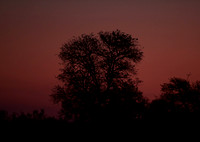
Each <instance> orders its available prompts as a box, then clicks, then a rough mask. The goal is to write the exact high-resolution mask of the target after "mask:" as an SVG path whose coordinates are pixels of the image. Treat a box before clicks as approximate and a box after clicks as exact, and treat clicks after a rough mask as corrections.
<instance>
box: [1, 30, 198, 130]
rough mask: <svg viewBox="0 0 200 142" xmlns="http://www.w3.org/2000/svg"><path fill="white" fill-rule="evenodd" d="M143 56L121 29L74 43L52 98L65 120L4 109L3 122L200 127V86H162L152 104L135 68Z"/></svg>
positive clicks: (175, 82)
mask: <svg viewBox="0 0 200 142" xmlns="http://www.w3.org/2000/svg"><path fill="white" fill-rule="evenodd" d="M142 57H143V52H142V51H141V48H140V46H139V44H138V40H137V38H133V37H132V36H131V35H129V34H125V33H123V32H121V31H119V30H116V31H113V32H99V33H98V35H93V34H89V35H81V36H80V37H77V38H73V39H72V40H70V41H68V42H67V43H66V44H64V45H63V46H62V47H61V51H60V54H59V58H60V59H61V61H62V69H61V74H59V75H58V79H59V80H60V81H61V82H62V84H61V85H58V86H56V87H55V88H54V89H53V93H52V94H51V98H52V99H53V101H54V103H60V104H61V110H60V112H59V118H54V117H48V116H47V115H46V114H45V112H44V110H43V109H41V110H40V111H38V110H34V111H33V112H32V113H23V112H22V113H21V114H17V113H13V114H12V115H8V112H7V111H4V110H1V111H0V123H1V124H21V123H26V124H47V125H48V126H52V125H54V124H56V125H62V126H66V127H67V128H69V129H72V128H81V127H83V128H84V127H89V126H92V127H97V126H101V127H103V126H106V127H107V126H108V125H110V124H111V125H112V126H120V125H121V126H122V125H125V126H132V125H131V124H133V125H134V126H136V124H137V125H140V124H142V123H145V124H148V123H152V121H154V122H155V121H161V122H162V124H163V123H165V122H169V121H170V122H172V121H175V122H177V121H182V120H184V121H185V122H197V121H198V120H199V118H200V81H196V82H194V83H192V82H190V81H189V80H187V79H182V78H177V77H173V78H170V79H169V82H167V83H163V84H161V92H162V93H161V94H160V97H159V98H157V99H155V100H153V101H152V102H149V101H148V100H147V99H146V98H144V97H143V94H142V92H141V91H139V89H138V85H139V83H141V81H140V80H139V79H138V78H137V77H136V73H137V72H136V69H135V65H136V64H137V63H138V62H140V61H141V60H142ZM146 122H147V123H146ZM185 122H184V123H185Z"/></svg>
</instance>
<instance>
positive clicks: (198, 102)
mask: <svg viewBox="0 0 200 142" xmlns="http://www.w3.org/2000/svg"><path fill="white" fill-rule="evenodd" d="M161 91H162V95H161V97H160V99H157V100H154V101H153V102H152V103H151V111H152V112H154V114H156V113H157V115H158V114H162V115H163V116H165V117H166V118H167V117H168V118H169V116H170V118H173V119H175V118H188V117H190V118H191V117H192V116H194V115H195V116H197V115H199V114H198V113H199V112H200V82H199V81H196V82H195V83H190V81H188V80H186V79H182V78H177V77H173V78H170V80H169V83H164V84H162V85H161ZM191 112H193V113H191Z"/></svg>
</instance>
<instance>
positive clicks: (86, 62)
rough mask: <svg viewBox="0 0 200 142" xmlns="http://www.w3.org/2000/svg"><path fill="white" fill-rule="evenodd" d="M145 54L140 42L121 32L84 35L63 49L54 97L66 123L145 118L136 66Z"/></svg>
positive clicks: (65, 45) (68, 43) (143, 101)
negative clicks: (59, 104)
mask: <svg viewBox="0 0 200 142" xmlns="http://www.w3.org/2000/svg"><path fill="white" fill-rule="evenodd" d="M142 56H143V52H142V51H141V49H140V46H139V45H138V42H137V39H136V38H133V37H132V36H131V35H129V34H125V33H123V32H121V31H119V30H116V31H113V32H99V33H98V36H95V35H93V34H90V35H81V36H80V37H77V38H74V39H72V40H71V41H69V42H67V43H66V44H64V45H63V46H62V47H61V52H60V54H59V58H60V59H61V60H62V65H63V68H62V69H61V71H62V73H61V74H60V75H59V76H58V79H59V80H61V81H62V82H63V86H60V85H59V86H56V87H55V88H54V90H53V92H54V93H53V94H52V95H51V97H52V98H53V100H54V102H55V103H61V105H62V110H61V112H60V114H61V116H62V117H63V118H64V119H66V120H67V121H76V122H78V121H81V122H92V121H109V122H111V121H112V122H113V121H118V122H119V121H128V120H129V119H130V120H134V119H137V118H140V117H142V115H143V112H144V109H145V107H144V106H145V99H144V98H143V96H142V93H141V92H140V91H139V90H138V84H139V83H140V80H139V79H137V78H136V77H135V74H136V69H135V64H136V63H138V62H139V61H141V59H142Z"/></svg>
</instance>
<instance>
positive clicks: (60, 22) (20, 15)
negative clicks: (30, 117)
mask: <svg viewBox="0 0 200 142" xmlns="http://www.w3.org/2000/svg"><path fill="white" fill-rule="evenodd" d="M116 29H119V30H121V31H122V32H125V33H128V34H131V35H132V36H133V37H137V38H138V39H139V43H140V45H141V46H142V47H144V49H143V51H144V58H143V60H142V61H141V63H139V64H138V66H137V69H138V77H139V78H140V79H141V80H142V81H143V83H142V84H141V85H140V86H139V87H140V90H141V91H143V95H144V96H146V97H148V98H149V99H154V98H155V96H159V95H160V84H162V83H164V82H167V81H168V79H169V78H170V77H173V76H176V77H182V78H187V74H188V73H191V76H190V78H189V79H190V80H191V81H195V80H200V67H199V61H200V1H199V0H0V65H1V70H0V109H6V110H8V111H17V112H20V111H32V110H33V109H40V108H44V109H45V110H46V112H47V113H49V114H55V113H56V111H57V110H58V106H56V105H53V103H52V101H51V100H50V97H49V95H50V94H51V89H52V88H53V87H54V85H56V84H57V83H58V81H57V79H56V78H55V77H56V75H58V74H59V68H60V66H59V62H60V60H59V59H58V57H57V54H58V53H59V48H60V47H61V46H62V45H63V44H64V43H65V42H67V41H68V40H70V39H71V38H72V37H73V36H79V35H81V34H83V33H85V34H89V33H91V32H93V33H98V32H99V31H102V30H103V31H112V30H116Z"/></svg>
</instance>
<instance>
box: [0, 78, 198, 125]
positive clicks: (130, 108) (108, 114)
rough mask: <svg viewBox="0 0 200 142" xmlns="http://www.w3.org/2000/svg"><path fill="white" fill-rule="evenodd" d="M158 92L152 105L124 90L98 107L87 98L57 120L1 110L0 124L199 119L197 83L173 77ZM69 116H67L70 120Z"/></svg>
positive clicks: (140, 95) (135, 94)
mask: <svg viewBox="0 0 200 142" xmlns="http://www.w3.org/2000/svg"><path fill="white" fill-rule="evenodd" d="M161 91H162V94H161V95H160V97H159V98H157V99H155V100H153V101H152V102H149V101H148V100H147V99H146V98H144V97H143V96H142V94H141V92H137V93H136V92H128V90H123V92H119V90H118V91H117V92H115V93H114V92H110V93H111V94H109V96H111V97H110V98H109V99H110V100H108V99H107V100H106V102H101V103H100V105H98V104H95V103H93V104H91V101H90V99H91V98H87V99H88V100H85V102H84V103H85V104H79V106H76V108H75V109H74V114H67V113H66V115H60V117H59V118H55V117H49V116H47V115H46V114H45V111H44V110H43V109H41V110H40V111H38V110H34V111H33V112H32V113H21V114H17V113H13V114H12V115H10V116H9V115H8V112H6V111H4V110H1V111H0V120H1V123H2V122H3V123H24V122H26V123H41V122H42V123H50V124H52V123H54V124H55V123H57V124H61V123H63V124H74V125H76V124H102V123H105V124H107V123H109V124H111V123H112V124H124V123H129V124H131V123H135V122H149V121H160V120H162V121H163V120H165V121H181V120H184V121H197V120H198V119H199V118H200V81H196V82H194V83H191V82H190V81H188V80H186V79H181V78H175V77H174V78H171V79H170V80H169V82H168V83H164V84H162V85H161ZM93 95H94V94H93ZM101 95H103V94H101ZM84 97H85V96H84ZM102 100H103V99H102ZM74 105H76V104H74ZM73 107H74V106H73ZM68 108H70V107H68ZM71 109H72V108H71ZM61 111H62V110H61ZM60 113H61V112H60ZM62 113H63V112H62ZM69 115H71V116H70V119H69ZM75 115H76V116H75Z"/></svg>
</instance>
